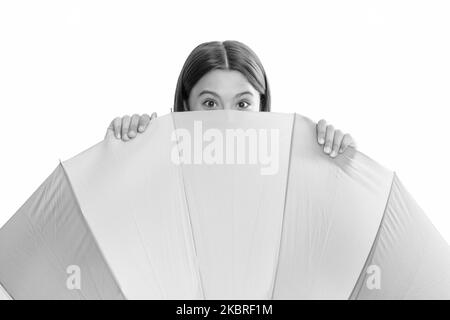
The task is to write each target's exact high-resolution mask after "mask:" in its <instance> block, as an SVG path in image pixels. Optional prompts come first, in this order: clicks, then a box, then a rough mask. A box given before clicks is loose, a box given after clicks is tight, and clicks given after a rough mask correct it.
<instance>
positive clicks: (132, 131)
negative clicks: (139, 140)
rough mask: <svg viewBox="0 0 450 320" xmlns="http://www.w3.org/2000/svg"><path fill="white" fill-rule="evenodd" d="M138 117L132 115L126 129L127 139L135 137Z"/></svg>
mask: <svg viewBox="0 0 450 320" xmlns="http://www.w3.org/2000/svg"><path fill="white" fill-rule="evenodd" d="M139 118H140V116H139V115H138V114H136V113H135V114H133V116H132V117H131V121H130V128H129V129H128V138H130V139H133V138H134V137H136V135H137V126H138V124H139Z"/></svg>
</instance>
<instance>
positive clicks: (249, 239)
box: [0, 110, 450, 299]
mask: <svg viewBox="0 0 450 320" xmlns="http://www.w3.org/2000/svg"><path fill="white" fill-rule="evenodd" d="M0 284H1V286H2V287H3V291H5V293H7V294H8V295H9V296H10V297H11V298H12V299H431V298H437V299H448V298H450V249H449V246H448V244H447V243H446V241H445V240H444V239H443V238H442V237H441V235H440V234H439V232H438V231H437V230H436V229H435V228H434V226H433V225H432V224H431V222H430V221H429V220H428V218H427V217H426V215H425V214H424V213H423V211H422V210H421V209H420V207H419V206H418V205H417V203H416V202H415V201H414V199H413V198H412V197H411V195H410V194H409V193H408V192H407V190H406V189H405V187H404V186H403V185H402V183H401V182H400V180H399V179H398V177H397V175H396V174H395V173H394V172H393V171H391V170H388V169H386V168H384V167H382V166H381V165H379V164H378V163H377V162H375V161H374V160H372V159H371V158H369V157H368V156H366V155H365V154H363V153H361V152H359V151H356V150H355V149H354V148H349V149H348V150H347V151H345V152H344V153H343V154H340V155H339V156H338V157H336V158H335V159H332V158H330V157H329V156H328V155H326V154H324V153H323V151H322V149H321V146H320V145H318V144H317V142H316V129H315V124H314V123H313V122H312V121H311V120H309V119H308V118H306V117H303V116H301V115H298V114H285V113H273V112H270V113H266V112H260V113H259V112H258V113H254V112H241V111H230V110H221V111H215V112H209V111H195V112H180V113H170V114H168V115H165V116H163V117H160V118H158V119H156V120H155V121H154V122H152V124H151V125H150V126H149V128H148V129H147V130H146V132H144V133H143V134H140V135H139V136H138V137H136V138H135V139H133V140H131V141H128V142H126V143H124V142H122V141H120V140H116V139H106V140H103V141H101V142H99V143H97V144H96V145H94V146H92V147H91V148H89V149H87V150H85V151H83V152H81V153H80V154H78V155H76V156H74V157H73V158H70V159H68V160H66V161H63V162H60V163H59V164H58V166H57V167H56V168H55V170H54V171H53V172H52V173H51V174H50V176H49V177H48V178H47V179H46V180H45V181H44V182H43V183H42V185H40V187H39V188H38V189H37V190H36V191H35V192H34V193H33V194H32V195H31V197H30V198H29V199H28V200H27V201H26V202H25V203H24V204H23V205H22V207H21V208H20V209H19V210H18V211H17V212H16V213H15V214H14V215H13V216H12V217H11V219H10V220H9V221H8V222H7V223H6V224H5V225H4V226H3V227H2V228H1V229H0Z"/></svg>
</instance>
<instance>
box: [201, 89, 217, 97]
mask: <svg viewBox="0 0 450 320" xmlns="http://www.w3.org/2000/svg"><path fill="white" fill-rule="evenodd" d="M208 93H209V94H212V95H213V96H216V97H219V95H218V94H217V93H215V92H214V91H210V90H202V91H201V92H200V93H199V94H198V96H199V97H200V96H201V95H202V94H208Z"/></svg>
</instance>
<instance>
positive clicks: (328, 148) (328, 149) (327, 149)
mask: <svg viewBox="0 0 450 320" xmlns="http://www.w3.org/2000/svg"><path fill="white" fill-rule="evenodd" d="M323 151H325V152H326V153H330V151H331V148H330V147H328V146H327V147H325V149H323Z"/></svg>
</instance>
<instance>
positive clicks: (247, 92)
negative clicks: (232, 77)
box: [235, 91, 253, 98]
mask: <svg viewBox="0 0 450 320" xmlns="http://www.w3.org/2000/svg"><path fill="white" fill-rule="evenodd" d="M244 94H249V95H251V96H252V95H253V93H251V92H250V91H244V92H241V93H238V94H237V95H236V96H235V97H236V98H237V97H240V96H243V95H244Z"/></svg>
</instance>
